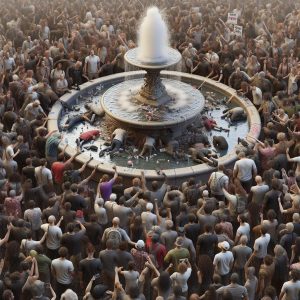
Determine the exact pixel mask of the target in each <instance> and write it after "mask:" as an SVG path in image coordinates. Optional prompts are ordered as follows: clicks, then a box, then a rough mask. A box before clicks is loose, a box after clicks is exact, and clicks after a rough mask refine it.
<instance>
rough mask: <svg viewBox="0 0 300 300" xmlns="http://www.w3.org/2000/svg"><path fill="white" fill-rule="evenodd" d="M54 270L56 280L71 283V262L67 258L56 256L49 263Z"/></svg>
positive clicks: (72, 267)
mask: <svg viewBox="0 0 300 300" xmlns="http://www.w3.org/2000/svg"><path fill="white" fill-rule="evenodd" d="M53 269H54V270H55V274H56V281H57V282H59V283H61V284H70V283H72V279H73V277H72V275H71V274H70V272H73V271H74V266H73V263H72V262H71V261H70V260H67V259H61V258H57V259H54V260H53V261H52V263H51V270H53Z"/></svg>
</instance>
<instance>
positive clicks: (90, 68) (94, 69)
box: [84, 50, 100, 80]
mask: <svg viewBox="0 0 300 300" xmlns="http://www.w3.org/2000/svg"><path fill="white" fill-rule="evenodd" d="M99 69H100V58H99V56H97V55H95V52H94V50H91V51H90V55H89V56H87V57H86V58H85V65H84V73H85V74H86V75H87V76H88V78H89V80H91V79H95V78H98V76H99V74H98V73H99Z"/></svg>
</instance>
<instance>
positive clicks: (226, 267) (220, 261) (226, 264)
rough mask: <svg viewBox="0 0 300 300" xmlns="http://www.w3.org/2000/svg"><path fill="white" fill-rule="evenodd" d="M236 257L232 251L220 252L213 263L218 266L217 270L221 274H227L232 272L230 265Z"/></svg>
mask: <svg viewBox="0 0 300 300" xmlns="http://www.w3.org/2000/svg"><path fill="white" fill-rule="evenodd" d="M233 261H234V258H233V254H232V252H231V251H226V252H220V253H218V254H216V255H215V257H214V262H213V264H214V265H215V266H216V272H217V273H218V274H219V275H226V274H228V273H229V272H230V265H231V264H233Z"/></svg>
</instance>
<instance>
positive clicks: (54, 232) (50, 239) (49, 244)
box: [41, 216, 62, 259]
mask: <svg viewBox="0 0 300 300" xmlns="http://www.w3.org/2000/svg"><path fill="white" fill-rule="evenodd" d="M55 221H56V219H55V217H54V216H50V217H49V218H48V222H49V223H48V224H47V223H46V224H43V225H42V226H41V228H42V229H43V230H44V231H45V232H47V237H46V248H47V256H48V257H49V258H50V259H54V258H56V257H57V254H58V249H59V247H60V239H61V237H62V231H61V229H60V228H59V225H60V223H61V221H62V218H61V219H60V220H59V222H58V223H57V224H56V225H55Z"/></svg>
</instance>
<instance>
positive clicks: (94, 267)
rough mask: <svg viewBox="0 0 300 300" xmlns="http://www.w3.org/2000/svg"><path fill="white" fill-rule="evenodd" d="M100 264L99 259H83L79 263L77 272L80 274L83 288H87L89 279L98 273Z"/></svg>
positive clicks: (100, 267)
mask: <svg viewBox="0 0 300 300" xmlns="http://www.w3.org/2000/svg"><path fill="white" fill-rule="evenodd" d="M101 269H102V264H101V261H100V259H99V258H93V259H88V258H85V259H83V260H81V261H80V262H79V271H80V272H82V281H83V283H84V286H87V285H88V283H89V282H90V280H91V278H92V277H93V276H94V275H95V274H97V273H100V272H101Z"/></svg>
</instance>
